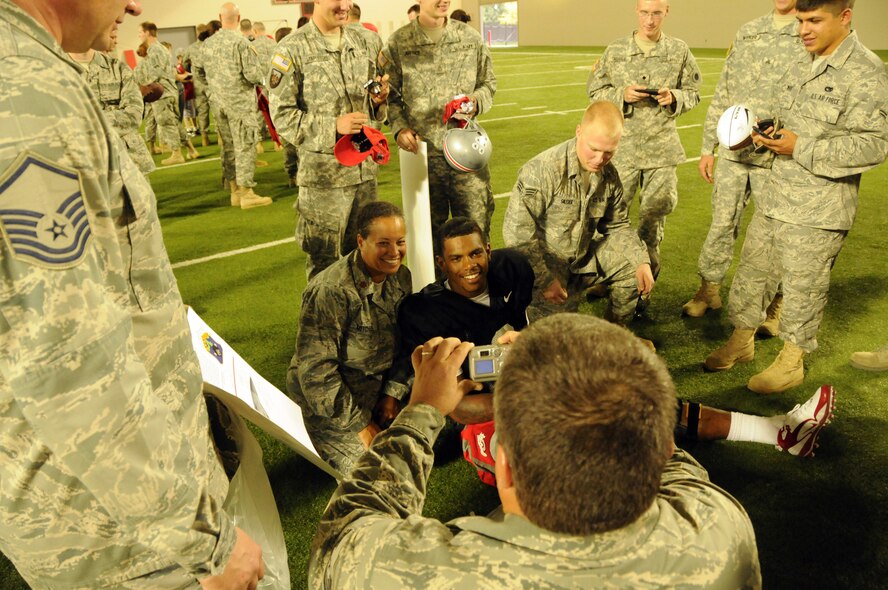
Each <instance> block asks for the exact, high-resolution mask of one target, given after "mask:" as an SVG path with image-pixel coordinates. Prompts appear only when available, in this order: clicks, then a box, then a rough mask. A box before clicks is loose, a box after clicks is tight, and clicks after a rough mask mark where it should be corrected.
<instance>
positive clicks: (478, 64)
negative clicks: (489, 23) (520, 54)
mask: <svg viewBox="0 0 888 590" xmlns="http://www.w3.org/2000/svg"><path fill="white" fill-rule="evenodd" d="M380 64H381V65H382V67H383V71H385V73H386V74H388V75H389V84H391V86H392V88H393V89H394V92H392V93H391V94H390V95H389V109H388V113H389V125H390V126H391V128H392V132H393V133H394V134H395V136H397V135H398V133H399V132H400V131H401V129H404V128H408V129H413V130H414V131H415V132H416V133H418V134H419V135H420V136H421V137H422V139H423V140H425V141H426V142H428V143H429V144H430V145H431V146H432V147H433V148H434V149H436V150H438V151H441V150H442V149H443V141H444V133H445V132H446V131H447V125H446V124H445V123H444V121H442V119H441V118H442V117H443V116H444V107H445V106H447V103H449V102H450V101H451V100H453V97H454V96H456V95H457V94H466V95H469V96H472V97H474V99H475V103H476V105H477V107H478V113H477V114H478V115H480V114H482V113H485V112H487V111H489V110H490V108H491V107H492V106H493V95H494V93H495V92H496V76H494V74H493V61H492V60H491V57H490V51H489V50H488V49H487V46H486V45H484V43H483V42H482V40H481V35H479V34H478V32H477V31H476V30H475V29H473V28H471V27H469V26H468V25H466V24H464V23H461V22H459V21H455V20H453V19H448V21H447V25H446V28H445V30H444V36H443V37H442V38H441V40H440V41H438V42H437V43H435V42H433V41H432V40H431V39H429V37H428V35H426V34H425V33H424V32H423V30H422V27H420V26H419V20H418V19H417V20H414V21H413V22H412V23H409V24H407V25H405V26H403V27H401V28H400V29H398V30H397V31H395V32H394V33H392V36H391V37H389V39H388V42H387V43H386V46H385V49H383V51H382V56H381V57H380Z"/></svg>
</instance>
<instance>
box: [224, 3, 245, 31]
mask: <svg viewBox="0 0 888 590" xmlns="http://www.w3.org/2000/svg"><path fill="white" fill-rule="evenodd" d="M219 20H220V21H222V28H223V29H236V28H237V26H238V23H240V8H238V7H237V4H235V3H234V2H226V3H225V4H223V5H222V8H220V9H219Z"/></svg>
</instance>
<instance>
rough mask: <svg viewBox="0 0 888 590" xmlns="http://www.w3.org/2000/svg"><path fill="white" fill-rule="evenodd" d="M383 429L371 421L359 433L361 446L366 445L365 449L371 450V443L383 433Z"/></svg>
mask: <svg viewBox="0 0 888 590" xmlns="http://www.w3.org/2000/svg"><path fill="white" fill-rule="evenodd" d="M381 430H382V429H381V428H380V427H379V426H377V425H376V422H374V421H373V420H371V421H370V424H368V425H367V426H365V427H364V428H363V429H361V431H360V432H359V433H358V438H359V439H360V440H361V444H363V445H364V448H365V449H369V448H370V443H372V442H373V437H374V436H376V435H377V434H379V433H380V432H381Z"/></svg>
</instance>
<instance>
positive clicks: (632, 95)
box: [623, 84, 651, 103]
mask: <svg viewBox="0 0 888 590" xmlns="http://www.w3.org/2000/svg"><path fill="white" fill-rule="evenodd" d="M645 88H647V86H643V85H641V84H633V85H631V86H627V87H626V88H625V89H624V90H623V102H628V103H634V102H638V101H639V100H644V99H645V98H651V95H650V94H646V93H644V92H639V90H644V89H645Z"/></svg>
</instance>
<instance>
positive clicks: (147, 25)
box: [139, 20, 157, 37]
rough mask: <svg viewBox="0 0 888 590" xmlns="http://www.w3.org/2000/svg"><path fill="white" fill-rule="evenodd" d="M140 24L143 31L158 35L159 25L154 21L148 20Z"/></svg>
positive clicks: (154, 35) (153, 35)
mask: <svg viewBox="0 0 888 590" xmlns="http://www.w3.org/2000/svg"><path fill="white" fill-rule="evenodd" d="M139 26H140V27H141V28H142V30H143V31H145V32H146V33H148V34H149V35H151V36H152V37H157V25H155V24H154V23H153V22H151V21H148V20H146V21H145V22H143V23H142V24H140V25H139Z"/></svg>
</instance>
